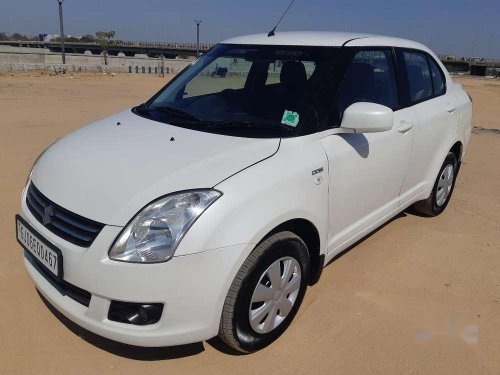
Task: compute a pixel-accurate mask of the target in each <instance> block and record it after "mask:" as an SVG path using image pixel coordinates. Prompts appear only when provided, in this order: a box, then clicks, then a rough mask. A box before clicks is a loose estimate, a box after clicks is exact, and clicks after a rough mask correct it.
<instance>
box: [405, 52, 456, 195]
mask: <svg viewBox="0 0 500 375" xmlns="http://www.w3.org/2000/svg"><path fill="white" fill-rule="evenodd" d="M397 60H398V68H399V72H400V82H401V83H402V88H403V101H404V105H405V106H406V107H407V108H409V109H410V110H411V112H412V117H413V119H414V138H415V140H414V146H413V153H412V158H411V161H410V165H409V168H408V175H407V177H406V179H405V182H404V184H403V188H402V191H401V204H404V203H405V202H407V201H409V200H411V199H412V198H414V197H415V196H417V195H419V194H421V193H422V192H423V191H425V190H426V188H428V187H429V186H430V185H432V184H433V183H434V180H435V178H436V174H437V172H438V169H439V167H440V166H441V164H442V162H443V160H444V158H445V157H446V154H447V153H448V151H449V148H450V147H451V146H450V144H451V142H452V140H453V138H454V135H455V131H456V124H457V116H456V102H455V98H454V97H453V95H452V94H451V92H448V90H447V82H446V76H445V74H444V73H443V71H442V70H441V68H440V66H439V64H438V63H437V62H436V61H435V60H434V58H433V57H432V56H430V55H429V54H427V53H425V52H423V51H419V50H409V49H397Z"/></svg>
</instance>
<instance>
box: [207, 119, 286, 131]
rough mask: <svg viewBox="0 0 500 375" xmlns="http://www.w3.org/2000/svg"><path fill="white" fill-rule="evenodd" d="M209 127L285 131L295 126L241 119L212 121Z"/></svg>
mask: <svg viewBox="0 0 500 375" xmlns="http://www.w3.org/2000/svg"><path fill="white" fill-rule="evenodd" d="M207 128H209V129H232V128H234V129H241V128H249V129H256V130H266V131H269V130H270V131H276V130H285V131H287V132H292V131H295V128H293V127H289V126H286V125H283V124H277V123H271V124H269V123H263V122H255V121H243V120H224V121H214V122H210V123H208V124H207Z"/></svg>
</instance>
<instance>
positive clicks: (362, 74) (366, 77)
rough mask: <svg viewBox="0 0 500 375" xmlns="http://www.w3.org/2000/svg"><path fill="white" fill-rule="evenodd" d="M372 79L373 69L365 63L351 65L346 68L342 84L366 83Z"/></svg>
mask: <svg viewBox="0 0 500 375" xmlns="http://www.w3.org/2000/svg"><path fill="white" fill-rule="evenodd" d="M372 78H373V67H372V66H371V65H370V64H366V63H352V64H350V65H349V66H348V67H347V70H346V72H345V76H344V82H349V83H351V84H352V83H366V82H369V81H370V80H371V79H372Z"/></svg>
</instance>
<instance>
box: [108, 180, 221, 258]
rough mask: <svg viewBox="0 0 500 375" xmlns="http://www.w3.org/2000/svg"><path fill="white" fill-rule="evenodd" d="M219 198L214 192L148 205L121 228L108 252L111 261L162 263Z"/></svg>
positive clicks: (187, 194) (179, 195)
mask: <svg viewBox="0 0 500 375" xmlns="http://www.w3.org/2000/svg"><path fill="white" fill-rule="evenodd" d="M221 195H222V193H220V192H218V191H216V190H196V191H188V192H183V193H176V194H172V195H169V196H166V197H164V198H161V199H159V200H157V201H154V202H152V203H150V204H149V205H148V206H146V207H145V208H144V209H142V210H141V211H140V212H139V213H138V214H137V215H136V216H135V217H134V218H133V219H132V221H131V222H130V223H129V224H128V225H127V226H126V227H125V229H124V230H123V231H122V232H121V233H120V235H119V236H118V238H117V239H116V241H115V243H114V244H113V246H111V249H110V251H109V257H110V259H113V260H119V261H123V262H131V263H158V262H166V261H167V260H169V259H171V258H172V257H173V256H174V253H175V249H177V246H178V245H179V242H180V241H181V239H182V237H183V236H184V235H185V234H186V232H187V231H188V230H189V228H190V227H191V225H193V223H194V222H195V221H196V219H197V218H198V217H199V216H200V215H201V214H202V213H203V212H204V211H205V210H206V209H207V208H208V207H209V206H210V205H211V204H212V203H213V202H215V201H216V200H217V198H219V197H220V196H221Z"/></svg>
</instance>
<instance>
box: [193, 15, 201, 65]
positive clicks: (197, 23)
mask: <svg viewBox="0 0 500 375" xmlns="http://www.w3.org/2000/svg"><path fill="white" fill-rule="evenodd" d="M194 22H195V23H196V58H198V57H200V23H201V20H194Z"/></svg>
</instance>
